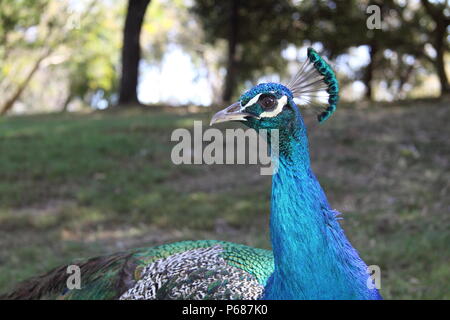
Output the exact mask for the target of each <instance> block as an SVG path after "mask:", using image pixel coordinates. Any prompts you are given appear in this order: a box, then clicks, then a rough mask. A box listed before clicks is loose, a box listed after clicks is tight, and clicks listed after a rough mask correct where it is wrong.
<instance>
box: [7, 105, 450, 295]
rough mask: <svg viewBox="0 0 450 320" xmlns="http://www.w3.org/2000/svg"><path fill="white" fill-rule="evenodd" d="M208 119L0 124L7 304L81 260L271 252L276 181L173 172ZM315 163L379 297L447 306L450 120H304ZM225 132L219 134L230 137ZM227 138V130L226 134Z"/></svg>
mask: <svg viewBox="0 0 450 320" xmlns="http://www.w3.org/2000/svg"><path fill="white" fill-rule="evenodd" d="M210 115H211V114H210V112H208V111H200V112H195V113H189V112H187V110H186V109H179V110H178V109H177V110H174V111H170V112H168V111H162V110H159V111H143V110H134V109H132V110H126V111H121V112H117V111H115V112H96V113H93V114H65V115H61V114H49V115H35V116H20V117H8V118H3V119H1V120H0V292H4V291H7V290H9V289H11V288H12V287H13V285H14V284H16V283H17V282H18V281H20V280H23V279H26V278H27V277H30V276H33V275H36V274H38V273H41V272H45V271H47V270H48V269H50V268H52V267H54V266H56V265H58V264H62V263H66V262H68V261H70V260H72V259H74V258H79V257H88V256H92V255H98V254H105V253H109V252H114V251H119V250H123V249H127V248H132V247H139V246H144V245H156V244H161V243H166V242H172V241H178V240H185V239H220V240H229V241H234V242H241V243H246V244H248V245H252V246H257V247H263V248H269V247H270V244H269V241H268V212H269V195H270V177H268V176H261V175H260V174H259V167H258V166H256V165H245V166H244V165H213V166H207V165H178V166H177V165H174V164H172V162H171V160H170V154H171V150H172V147H173V146H174V145H175V144H176V143H175V142H171V141H170V136H171V133H172V131H173V130H174V129H175V128H179V127H186V128H189V129H192V125H193V121H194V120H204V121H205V122H207V121H208V118H209V117H210ZM306 118H307V124H308V128H309V135H310V145H311V156H312V163H313V167H314V170H315V172H316V175H317V176H318V178H319V180H320V181H321V183H322V185H323V187H324V189H325V190H326V192H327V195H328V197H329V200H330V202H331V204H332V205H333V207H334V208H335V209H337V210H339V211H341V212H343V213H344V215H343V216H344V220H343V222H342V224H343V227H344V229H345V230H346V234H347V235H348V237H349V238H350V240H351V241H352V243H353V245H354V246H355V247H356V248H357V249H358V250H359V252H360V254H361V256H362V257H363V259H364V260H365V261H366V262H367V263H368V264H376V265H379V266H380V267H381V272H382V274H381V277H382V290H381V292H382V294H383V296H384V297H385V298H388V299H389V298H395V299H407V298H412V299H419V298H425V299H443V298H447V299H449V298H450V290H449V289H450V266H449V263H448V261H450V250H449V248H448V246H449V243H450V220H449V209H450V201H449V196H448V193H449V188H450V185H449V181H450V173H449V163H448V161H449V158H450V141H449V137H450V132H449V131H450V130H449V126H448V123H449V122H450V109H449V108H448V107H446V106H444V103H437V102H427V101H421V102H411V103H409V104H408V105H402V106H395V105H391V106H389V107H380V108H373V109H350V108H348V109H341V110H339V112H337V113H336V115H335V116H333V118H332V119H330V120H329V121H327V123H325V124H324V125H320V126H319V125H317V124H316V123H315V122H314V119H313V117H309V116H307V117H306ZM224 127H225V126H222V128H224ZM227 127H229V126H227Z"/></svg>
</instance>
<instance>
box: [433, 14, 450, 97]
mask: <svg viewBox="0 0 450 320" xmlns="http://www.w3.org/2000/svg"><path fill="white" fill-rule="evenodd" d="M434 32H435V37H436V38H435V44H434V48H435V50H436V59H435V67H436V72H437V74H438V77H439V82H440V84H441V96H443V95H447V94H450V84H449V83H448V78H447V74H446V73H445V61H444V52H445V43H444V41H445V40H446V36H447V26H446V25H445V24H443V23H439V24H437V25H436V29H435V31H434Z"/></svg>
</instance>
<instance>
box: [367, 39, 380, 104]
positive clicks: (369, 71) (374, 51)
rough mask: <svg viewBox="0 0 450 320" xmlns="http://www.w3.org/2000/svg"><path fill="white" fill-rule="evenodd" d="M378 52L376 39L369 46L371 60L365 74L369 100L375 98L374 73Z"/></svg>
mask: <svg viewBox="0 0 450 320" xmlns="http://www.w3.org/2000/svg"><path fill="white" fill-rule="evenodd" d="M377 52H378V47H377V44H376V43H375V41H372V43H371V44H370V46H369V54H370V62H369V64H368V65H367V67H366V73H365V75H364V84H365V85H366V99H367V100H369V101H372V100H373V83H372V82H373V74H374V71H375V63H376V61H375V60H376V55H377Z"/></svg>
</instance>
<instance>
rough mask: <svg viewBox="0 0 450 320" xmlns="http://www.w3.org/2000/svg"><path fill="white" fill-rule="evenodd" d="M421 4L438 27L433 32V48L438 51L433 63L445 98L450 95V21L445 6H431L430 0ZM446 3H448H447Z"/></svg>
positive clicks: (422, 1) (425, 0) (423, 0)
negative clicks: (449, 43)
mask: <svg viewBox="0 0 450 320" xmlns="http://www.w3.org/2000/svg"><path fill="white" fill-rule="evenodd" d="M421 3H422V5H423V6H424V7H425V10H426V11H427V13H428V14H429V15H430V17H431V18H432V19H433V20H434V23H435V24H436V27H435V28H434V30H433V34H434V37H435V38H434V41H433V46H434V49H435V50H436V58H435V59H433V63H434V66H435V68H436V72H437V74H438V77H439V82H440V84H441V96H443V95H446V94H450V84H449V83H448V78H447V74H446V73H445V61H444V52H445V49H446V39H447V27H448V26H449V24H450V19H449V18H448V17H447V16H445V15H444V11H443V8H444V6H445V4H444V5H443V6H442V7H439V6H438V4H431V3H430V1H428V0H421ZM445 3H447V1H446V2H445Z"/></svg>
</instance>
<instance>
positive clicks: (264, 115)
mask: <svg viewBox="0 0 450 320" xmlns="http://www.w3.org/2000/svg"><path fill="white" fill-rule="evenodd" d="M286 104H287V96H282V97H281V98H280V99H278V104H277V106H276V107H275V108H274V109H273V110H271V111H264V112H263V113H261V114H260V115H259V117H260V118H274V117H276V116H277V115H278V114H280V112H281V111H283V107H284V106H285V105H286Z"/></svg>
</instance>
